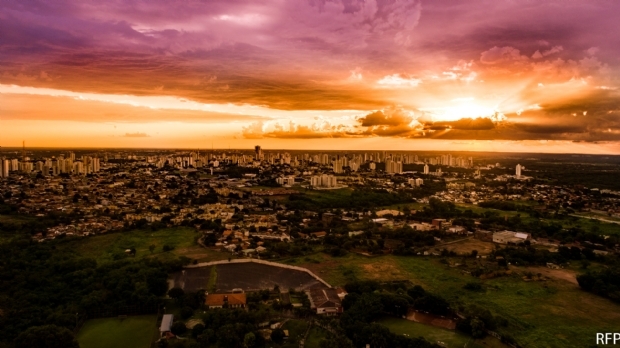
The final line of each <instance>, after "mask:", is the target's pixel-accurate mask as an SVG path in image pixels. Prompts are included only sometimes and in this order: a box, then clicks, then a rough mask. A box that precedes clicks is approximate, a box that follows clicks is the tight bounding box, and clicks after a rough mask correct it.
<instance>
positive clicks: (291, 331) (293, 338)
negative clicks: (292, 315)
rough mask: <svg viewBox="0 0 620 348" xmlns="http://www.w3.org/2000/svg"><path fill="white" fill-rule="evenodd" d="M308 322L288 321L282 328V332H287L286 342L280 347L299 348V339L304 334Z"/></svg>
mask: <svg viewBox="0 0 620 348" xmlns="http://www.w3.org/2000/svg"><path fill="white" fill-rule="evenodd" d="M307 328H308V322H307V321H305V320H289V321H287V322H286V323H284V325H283V326H282V330H288V336H289V338H288V340H286V341H285V342H284V343H283V344H282V345H281V346H280V347H283V348H297V347H299V339H300V338H301V337H302V336H303V335H304V334H305V333H306V329H307Z"/></svg>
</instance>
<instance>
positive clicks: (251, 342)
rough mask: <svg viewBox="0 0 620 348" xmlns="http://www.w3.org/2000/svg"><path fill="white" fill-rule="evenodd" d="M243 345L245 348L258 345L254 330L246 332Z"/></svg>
mask: <svg viewBox="0 0 620 348" xmlns="http://www.w3.org/2000/svg"><path fill="white" fill-rule="evenodd" d="M243 346H244V347H245V348H253V347H254V346H256V335H254V333H253V332H248V333H247V334H245V337H244V338H243Z"/></svg>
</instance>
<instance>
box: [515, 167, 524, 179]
mask: <svg viewBox="0 0 620 348" xmlns="http://www.w3.org/2000/svg"><path fill="white" fill-rule="evenodd" d="M521 168H522V167H521V165H520V164H517V168H516V170H515V175H516V176H517V179H520V178H521Z"/></svg>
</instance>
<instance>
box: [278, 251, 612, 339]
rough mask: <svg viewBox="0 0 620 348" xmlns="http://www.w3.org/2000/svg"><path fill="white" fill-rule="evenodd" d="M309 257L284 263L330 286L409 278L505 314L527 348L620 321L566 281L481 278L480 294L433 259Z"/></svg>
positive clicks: (589, 335) (590, 335)
mask: <svg viewBox="0 0 620 348" xmlns="http://www.w3.org/2000/svg"><path fill="white" fill-rule="evenodd" d="M310 258H312V260H313V262H308V261H307V260H306V259H307V258H299V259H298V260H296V261H295V262H291V261H292V260H289V262H287V263H290V264H295V265H297V266H301V267H306V268H308V269H310V270H312V271H313V272H315V274H317V275H318V276H319V277H322V278H323V279H325V280H326V281H327V282H328V283H330V284H331V285H332V286H339V285H344V284H345V283H346V282H347V281H349V280H351V279H373V280H379V281H388V280H409V281H411V282H412V283H413V284H419V285H422V286H423V287H424V288H425V289H427V290H429V291H431V292H433V293H436V294H439V295H441V296H443V297H445V298H447V299H449V300H450V301H451V302H452V303H455V304H457V305H460V306H465V307H467V306H469V305H477V306H480V307H483V308H487V309H489V310H491V311H492V312H493V314H494V315H499V316H501V317H503V318H505V319H507V320H508V322H509V323H510V326H509V328H508V331H509V332H510V334H511V335H512V336H513V337H514V338H515V339H516V340H517V342H519V344H521V345H523V346H527V347H587V346H590V345H592V343H593V342H594V337H595V334H596V332H607V331H609V332H613V328H617V327H618V325H620V305H618V304H616V303H613V302H611V301H609V300H607V299H604V298H602V297H598V296H596V295H593V294H590V293H587V292H584V291H582V290H581V289H579V287H578V286H577V285H575V284H572V283H570V282H568V281H565V280H553V279H552V280H549V281H547V282H525V281H523V280H522V279H521V276H520V275H516V274H515V275H513V276H506V277H502V278H495V279H489V280H484V281H482V283H483V286H484V287H485V288H486V292H483V293H479V292H470V291H466V290H463V286H464V285H465V284H466V283H467V282H470V281H472V280H473V279H474V278H472V277H471V276H469V275H463V274H461V272H460V271H459V270H458V269H454V268H450V267H448V266H446V265H444V264H441V263H439V261H438V259H432V258H420V257H399V256H393V255H386V256H381V257H363V256H360V255H357V254H353V253H349V254H348V255H346V256H344V257H340V258H333V257H330V256H329V255H326V254H315V255H312V256H311V257H310ZM316 261H318V263H317V262H316ZM458 261H460V258H459V259H458ZM471 262H473V260H472V261H471ZM605 330H607V331H605Z"/></svg>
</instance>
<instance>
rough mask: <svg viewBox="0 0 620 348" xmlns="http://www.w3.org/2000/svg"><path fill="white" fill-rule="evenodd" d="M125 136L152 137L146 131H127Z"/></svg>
mask: <svg viewBox="0 0 620 348" xmlns="http://www.w3.org/2000/svg"><path fill="white" fill-rule="evenodd" d="M124 137H125V138H148V137H150V135H148V134H146V133H140V132H136V133H125V135H124Z"/></svg>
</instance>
